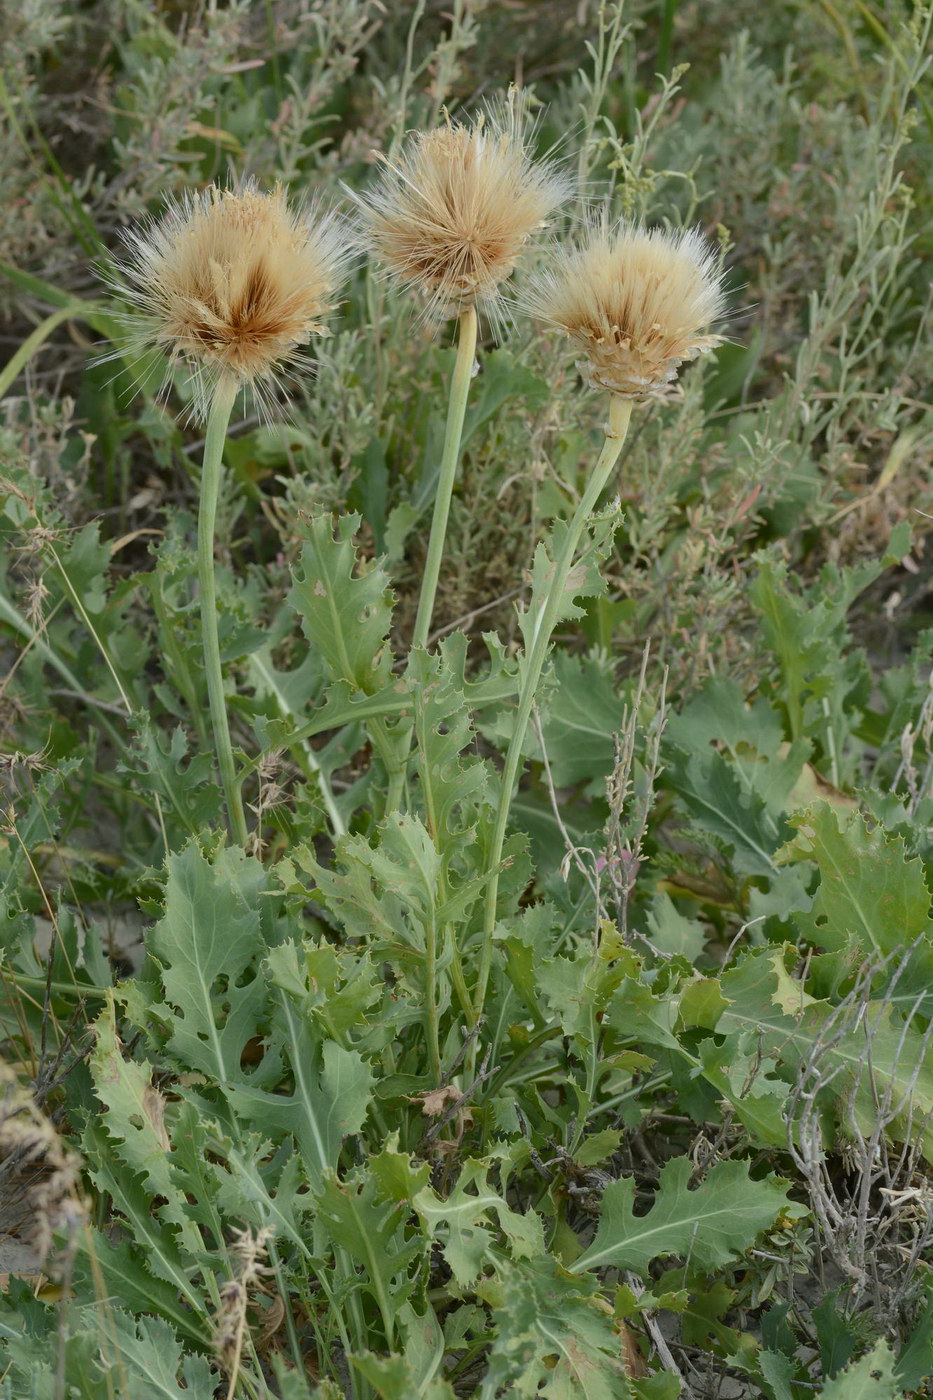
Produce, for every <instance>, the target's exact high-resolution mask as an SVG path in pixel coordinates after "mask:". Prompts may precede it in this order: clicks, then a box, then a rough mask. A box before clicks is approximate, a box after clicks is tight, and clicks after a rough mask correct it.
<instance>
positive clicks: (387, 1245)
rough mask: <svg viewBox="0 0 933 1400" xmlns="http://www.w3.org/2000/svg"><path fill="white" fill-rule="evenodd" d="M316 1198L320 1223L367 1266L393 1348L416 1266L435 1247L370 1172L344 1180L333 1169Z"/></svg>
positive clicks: (355, 1259)
mask: <svg viewBox="0 0 933 1400" xmlns="http://www.w3.org/2000/svg"><path fill="white" fill-rule="evenodd" d="M316 1200H317V1210H316V1213H315V1222H316V1224H317V1225H318V1226H319V1227H321V1228H323V1230H324V1231H325V1232H326V1234H327V1235H328V1237H329V1238H330V1241H331V1243H332V1244H333V1245H334V1246H335V1247H336V1248H337V1249H343V1250H345V1251H346V1253H347V1254H348V1255H349V1256H350V1258H351V1259H352V1260H353V1263H354V1265H357V1266H358V1267H359V1268H361V1269H362V1270H363V1273H364V1277H365V1279H366V1287H367V1289H368V1291H369V1292H370V1293H371V1295H372V1297H373V1298H374V1299H375V1302H376V1304H377V1306H378V1308H379V1313H380V1316H381V1318H382V1323H383V1328H384V1330H385V1332H386V1342H387V1344H388V1345H389V1346H390V1347H391V1346H392V1344H393V1342H394V1339H395V1335H396V1330H397V1321H396V1319H397V1318H398V1314H399V1311H400V1309H401V1308H402V1306H403V1305H404V1303H405V1302H407V1300H408V1299H409V1298H410V1297H411V1295H412V1293H413V1292H414V1288H415V1284H416V1281H417V1277H416V1275H415V1274H413V1272H412V1269H411V1266H412V1264H413V1263H414V1261H415V1260H416V1259H418V1258H419V1257H420V1258H423V1259H424V1260H425V1262H427V1255H428V1254H429V1252H430V1246H429V1245H428V1243H427V1241H426V1240H425V1238H424V1236H423V1235H421V1234H420V1232H416V1233H414V1234H413V1233H412V1231H411V1229H410V1227H409V1226H408V1219H409V1215H410V1211H409V1209H408V1208H407V1206H406V1204H405V1203H404V1202H399V1201H395V1200H391V1199H386V1197H385V1196H384V1194H383V1193H382V1191H381V1189H380V1185H379V1182H378V1181H377V1179H376V1178H375V1177H374V1176H373V1175H372V1174H371V1173H369V1172H365V1171H359V1172H355V1173H353V1174H352V1175H351V1176H350V1177H348V1178H346V1179H345V1180H340V1179H338V1177H337V1176H335V1175H334V1173H333V1172H328V1173H327V1175H326V1176H325V1177H324V1178H323V1181H322V1182H321V1184H320V1186H319V1187H318V1189H317V1192H316Z"/></svg>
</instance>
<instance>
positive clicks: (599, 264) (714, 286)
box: [521, 221, 725, 399]
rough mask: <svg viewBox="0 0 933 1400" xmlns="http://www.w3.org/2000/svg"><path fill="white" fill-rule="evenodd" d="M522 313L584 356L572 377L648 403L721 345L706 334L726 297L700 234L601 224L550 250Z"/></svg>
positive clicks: (525, 297)
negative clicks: (680, 372)
mask: <svg viewBox="0 0 933 1400" xmlns="http://www.w3.org/2000/svg"><path fill="white" fill-rule="evenodd" d="M521 305H522V308H523V309H524V310H526V311H527V312H528V313H529V314H531V315H532V316H534V317H536V318H537V319H538V320H540V321H542V322H543V323H544V324H545V325H548V326H551V327H553V328H554V329H556V330H560V331H563V332H564V334H565V335H568V336H569V337H570V338H571V340H572V341H573V342H574V343H575V344H576V345H577V346H578V347H579V349H580V350H582V352H583V357H584V358H583V359H582V360H580V361H578V362H577V367H578V368H579V369H580V371H581V373H582V374H583V376H584V378H585V379H586V380H587V381H588V382H589V383H590V384H591V385H593V387H595V388H601V389H608V390H609V391H610V393H612V394H618V395H620V396H621V397H622V398H628V399H647V398H652V397H656V396H659V395H663V394H664V393H666V392H667V391H668V386H669V385H670V383H671V381H672V380H674V379H675V378H676V377H677V372H678V370H679V368H680V366H681V365H682V364H683V363H684V362H685V361H687V360H693V359H695V358H696V356H697V355H698V354H700V353H702V352H704V351H707V350H711V349H712V348H713V347H714V346H716V345H719V344H720V343H721V340H722V337H721V336H719V335H716V334H713V333H709V331H708V330H707V328H708V327H709V326H711V325H712V324H713V323H714V322H715V321H716V320H717V318H718V317H720V316H721V315H722V313H723V310H724V308H725V297H724V294H723V290H722V277H721V273H720V271H719V268H718V263H717V258H716V254H715V252H714V251H713V249H712V248H711V247H710V245H709V244H708V243H707V242H706V241H705V239H704V238H703V236H702V234H700V233H699V232H698V231H696V230H692V229H691V230H680V231H678V232H674V233H669V232H667V231H666V230H664V229H660V228H658V229H644V228H642V227H640V226H638V225H634V224H629V223H620V224H618V225H617V226H616V227H614V228H610V227H609V226H608V225H607V224H606V223H605V222H604V221H599V222H593V223H591V224H590V226H589V227H588V228H587V230H586V231H585V232H584V233H583V235H582V236H581V237H580V238H579V239H578V240H576V241H572V242H570V243H569V244H567V245H564V246H561V247H558V248H557V249H556V250H555V252H554V254H553V258H552V262H551V266H550V267H548V268H546V269H545V270H544V271H542V272H540V273H539V274H538V275H537V276H536V277H535V278H534V279H533V281H532V282H531V284H530V286H529V287H528V288H527V289H526V291H525V292H524V294H523V295H522V297H521Z"/></svg>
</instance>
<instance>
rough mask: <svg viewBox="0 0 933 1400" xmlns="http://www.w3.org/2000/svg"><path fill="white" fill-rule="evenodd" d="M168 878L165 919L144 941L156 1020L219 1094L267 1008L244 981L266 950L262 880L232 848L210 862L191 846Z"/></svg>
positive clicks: (252, 979)
mask: <svg viewBox="0 0 933 1400" xmlns="http://www.w3.org/2000/svg"><path fill="white" fill-rule="evenodd" d="M168 872H169V874H168V883H167V886H166V893H165V914H164V916H163V917H162V919H160V921H159V922H158V923H157V924H156V925H155V927H154V928H153V929H152V930H151V932H150V934H149V936H148V939H147V947H148V949H149V952H150V953H151V954H152V956H153V957H154V958H155V959H156V960H157V961H158V963H159V964H160V970H161V978H162V983H163V987H164V992H165V1003H164V1005H162V1006H159V1007H158V1008H157V1010H158V1014H159V1015H161V1016H163V1017H164V1018H166V1020H167V1023H168V1025H169V1046H170V1048H171V1050H172V1051H173V1053H174V1054H175V1055H176V1056H177V1058H178V1060H179V1061H180V1062H181V1063H182V1064H183V1065H185V1066H186V1067H187V1068H188V1069H194V1070H200V1072H201V1073H202V1074H204V1075H206V1076H207V1077H208V1078H209V1079H210V1080H211V1081H212V1082H213V1083H216V1084H217V1085H219V1086H220V1088H221V1089H223V1088H225V1087H226V1086H227V1085H228V1084H231V1083H235V1082H237V1081H238V1080H240V1079H241V1078H242V1071H241V1068H240V1063H241V1058H242V1056H243V1051H244V1049H245V1047H246V1044H247V1042H248V1041H249V1040H251V1039H252V1038H253V1037H254V1036H256V1035H257V1034H258V1032H259V1022H260V1017H261V1016H262V1012H263V1008H264V1004H265V1001H266V989H265V985H264V983H263V981H262V979H261V978H260V977H258V976H256V975H250V968H251V965H252V964H253V963H254V961H255V960H256V959H257V957H258V955H259V954H260V953H261V952H264V951H265V946H266V945H265V938H264V936H263V930H262V915H261V909H260V901H261V899H262V898H263V891H264V889H265V888H266V877H265V874H264V872H263V869H262V866H261V864H260V863H259V862H258V861H256V860H251V859H249V858H248V857H246V856H245V855H244V854H243V853H242V851H239V850H237V849H236V848H230V849H224V850H222V851H221V852H220V853H219V854H218V855H217V856H216V857H215V859H214V861H213V862H211V861H209V860H208V859H207V857H206V856H205V855H204V854H203V852H202V851H201V850H200V848H199V847H198V846H197V844H196V843H194V842H192V843H191V844H190V845H188V846H186V847H185V848H184V850H182V851H180V852H178V853H177V854H175V855H172V856H170V857H169V861H168ZM266 898H267V900H268V897H266Z"/></svg>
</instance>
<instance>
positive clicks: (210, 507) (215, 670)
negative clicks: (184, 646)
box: [198, 378, 248, 846]
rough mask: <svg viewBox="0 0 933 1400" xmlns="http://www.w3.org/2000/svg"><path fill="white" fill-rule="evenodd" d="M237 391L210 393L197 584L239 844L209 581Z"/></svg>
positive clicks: (232, 386) (242, 840)
mask: <svg viewBox="0 0 933 1400" xmlns="http://www.w3.org/2000/svg"><path fill="white" fill-rule="evenodd" d="M236 395H237V384H236V380H234V379H232V378H229V379H222V380H221V381H220V383H219V384H218V386H217V390H216V392H215V394H214V399H213V402H212V404H211V411H210V414H209V416H208V420H207V433H206V436H205V439H204V458H203V462H202V465H201V501H200V506H199V509H198V587H199V589H200V594H201V643H202V646H203V648H204V670H205V672H206V674H207V695H208V700H209V702H210V710H211V724H212V725H213V729H214V750H215V752H216V754H217V766H218V768H219V769H220V777H221V781H222V783H223V787H224V793H225V795H226V799H227V814H228V817H229V820H230V827H231V830H232V832H233V836H234V839H235V840H236V841H238V842H239V844H240V845H241V846H244V845H245V844H246V838H247V835H248V832H247V830H246V815H245V813H244V811H243V798H242V795H241V793H240V788H239V784H238V783H237V776H236V768H235V767H234V763H233V746H232V745H231V743H230V726H229V724H228V722H227V706H226V701H225V697H224V677H223V670H222V668H221V664H220V637H219V635H218V632H217V588H216V583H215V579H214V526H215V522H216V519H217V499H218V497H219V495H220V481H221V477H222V475H223V453H224V440H225V438H226V436H227V424H228V423H229V422H230V414H231V413H232V411H233V403H234V400H235V399H236Z"/></svg>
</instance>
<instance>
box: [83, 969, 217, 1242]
mask: <svg viewBox="0 0 933 1400" xmlns="http://www.w3.org/2000/svg"><path fill="white" fill-rule="evenodd" d="M94 1029H95V1031H96V1034H97V1044H96V1045H95V1048H94V1051H93V1053H92V1055H91V1058H90V1066H91V1074H92V1077H93V1080H94V1091H95V1093H96V1094H97V1097H98V1098H99V1099H100V1101H101V1102H102V1103H103V1104H104V1105H105V1112H103V1113H102V1114H101V1115H100V1120H99V1121H100V1124H101V1125H102V1127H103V1129H104V1131H105V1132H106V1134H107V1136H108V1138H109V1139H110V1143H111V1150H112V1151H113V1153H114V1154H115V1155H116V1156H117V1157H118V1158H119V1159H120V1160H121V1161H122V1162H123V1163H125V1164H126V1166H127V1167H128V1169H129V1171H130V1173H131V1174H133V1175H134V1176H138V1177H139V1178H141V1180H142V1181H144V1182H145V1184H146V1188H147V1190H148V1192H149V1193H150V1195H152V1196H153V1197H158V1198H160V1199H161V1201H162V1205H161V1207H160V1211H159V1213H160V1215H161V1216H162V1218H163V1219H164V1220H165V1221H167V1222H169V1223H171V1224H172V1225H176V1226H178V1227H179V1232H180V1233H179V1238H180V1240H181V1241H182V1242H183V1243H184V1247H185V1248H186V1250H187V1251H188V1252H189V1253H190V1254H192V1255H196V1254H197V1253H198V1251H199V1249H200V1248H201V1247H202V1245H201V1238H200V1236H199V1234H198V1232H197V1230H196V1229H194V1228H193V1226H192V1223H191V1221H190V1220H189V1218H188V1215H187V1212H186V1204H185V1196H184V1194H183V1191H182V1190H180V1189H179V1188H178V1187H177V1186H176V1184H175V1182H174V1180H173V1174H172V1144H171V1142H170V1140H169V1134H168V1131H167V1128H166V1123H165V1113H166V1100H165V1098H164V1097H163V1095H162V1094H161V1093H160V1091H159V1090H158V1089H157V1088H156V1087H155V1085H154V1084H153V1083H152V1068H151V1066H150V1065H149V1064H147V1063H146V1061H145V1060H143V1061H136V1060H131V1059H128V1058H127V1057H126V1056H125V1055H124V1053H123V1047H122V1046H121V1044H120V1042H119V1039H118V1037H117V1028H116V1012H115V1008H114V1001H113V994H112V993H111V994H110V995H109V996H108V998H107V1003H106V1006H105V1008H104V1010H103V1011H102V1012H101V1015H100V1017H99V1018H98V1020H97V1022H96V1024H95V1027H94ZM117 1204H119V1201H118V1202H117Z"/></svg>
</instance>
